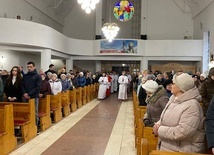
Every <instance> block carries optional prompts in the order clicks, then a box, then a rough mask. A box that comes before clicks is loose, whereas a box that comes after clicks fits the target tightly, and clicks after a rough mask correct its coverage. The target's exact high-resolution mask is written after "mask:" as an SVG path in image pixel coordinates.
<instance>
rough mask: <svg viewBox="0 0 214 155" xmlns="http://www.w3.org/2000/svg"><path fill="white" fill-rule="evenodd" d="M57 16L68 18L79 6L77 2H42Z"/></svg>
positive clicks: (46, 0)
mask: <svg viewBox="0 0 214 155" xmlns="http://www.w3.org/2000/svg"><path fill="white" fill-rule="evenodd" d="M42 1H43V2H44V3H45V4H46V5H47V7H48V8H50V9H51V10H52V11H54V12H55V14H56V15H61V16H63V17H66V16H67V15H68V14H69V12H70V11H71V10H72V9H73V7H75V5H77V0H42Z"/></svg>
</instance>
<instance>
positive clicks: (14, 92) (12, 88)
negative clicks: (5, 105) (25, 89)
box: [4, 81, 22, 102]
mask: <svg viewBox="0 0 214 155" xmlns="http://www.w3.org/2000/svg"><path fill="white" fill-rule="evenodd" d="M17 82H18V81H16V82H15V83H14V84H13V83H12V81H11V83H10V84H8V83H9V81H7V83H6V85H5V90H4V92H5V94H6V96H7V101H8V102H9V100H8V97H16V100H15V101H13V102H22V92H21V83H17Z"/></svg>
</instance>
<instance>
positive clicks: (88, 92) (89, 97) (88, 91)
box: [86, 85, 91, 103]
mask: <svg viewBox="0 0 214 155" xmlns="http://www.w3.org/2000/svg"><path fill="white" fill-rule="evenodd" d="M90 101H91V85H88V86H87V87H86V102H87V103H89V102H90Z"/></svg>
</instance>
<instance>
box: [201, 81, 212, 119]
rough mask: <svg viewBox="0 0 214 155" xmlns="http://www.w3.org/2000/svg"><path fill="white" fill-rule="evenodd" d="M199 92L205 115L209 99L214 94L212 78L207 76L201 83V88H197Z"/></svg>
mask: <svg viewBox="0 0 214 155" xmlns="http://www.w3.org/2000/svg"><path fill="white" fill-rule="evenodd" d="M199 92H200V95H201V96H202V105H203V107H202V108H203V111H204V115H206V112H207V109H208V107H209V104H210V101H211V99H212V97H213V94H214V80H212V79H211V78H210V77H208V79H207V80H206V81H205V82H204V83H203V84H202V86H201V88H200V89H199Z"/></svg>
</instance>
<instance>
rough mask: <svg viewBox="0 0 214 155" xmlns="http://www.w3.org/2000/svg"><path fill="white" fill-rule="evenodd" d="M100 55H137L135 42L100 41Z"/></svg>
mask: <svg viewBox="0 0 214 155" xmlns="http://www.w3.org/2000/svg"><path fill="white" fill-rule="evenodd" d="M100 53H131V54H136V53H137V40H113V41H112V42H109V41H108V40H101V41H100Z"/></svg>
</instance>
